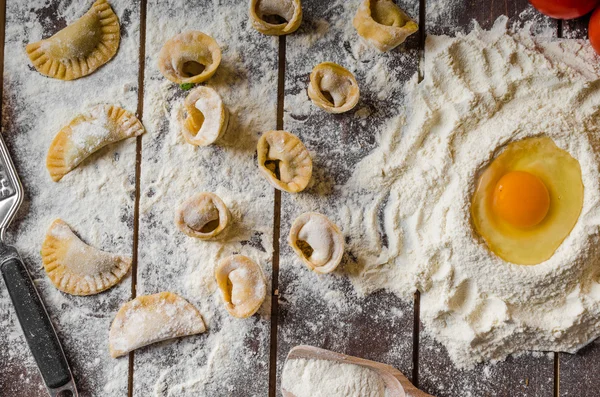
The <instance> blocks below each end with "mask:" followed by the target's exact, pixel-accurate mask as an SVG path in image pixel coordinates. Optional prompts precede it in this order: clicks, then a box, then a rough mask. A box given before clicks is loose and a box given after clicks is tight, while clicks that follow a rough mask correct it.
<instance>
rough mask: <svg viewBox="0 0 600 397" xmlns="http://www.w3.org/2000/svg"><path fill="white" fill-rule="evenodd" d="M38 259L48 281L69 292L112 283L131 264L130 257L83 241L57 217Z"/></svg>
mask: <svg viewBox="0 0 600 397" xmlns="http://www.w3.org/2000/svg"><path fill="white" fill-rule="evenodd" d="M42 262H43V264H44V269H45V270H46V274H47V275H48V278H49V279H50V281H52V284H54V286H55V287H56V288H58V289H59V290H61V291H63V292H66V293H68V294H72V295H93V294H97V293H99V292H102V291H105V290H107V289H109V288H111V287H112V286H114V285H116V284H118V283H119V281H121V280H122V279H123V277H125V275H126V274H127V272H129V268H130V267H131V258H130V257H127V256H122V255H115V254H111V253H108V252H104V251H100V250H99V249H97V248H94V247H92V246H89V245H87V244H86V243H84V242H83V241H81V240H80V239H79V237H77V236H76V235H75V233H73V231H72V230H71V228H70V227H69V225H67V224H66V223H65V222H64V221H62V220H60V219H57V220H55V221H54V222H53V223H52V225H50V227H49V228H48V231H47V232H46V238H45V239H44V244H43V245H42Z"/></svg>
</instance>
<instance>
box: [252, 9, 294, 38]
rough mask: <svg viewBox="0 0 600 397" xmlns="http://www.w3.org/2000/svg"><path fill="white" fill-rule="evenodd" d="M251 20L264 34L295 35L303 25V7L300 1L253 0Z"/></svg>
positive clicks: (255, 27)
mask: <svg viewBox="0 0 600 397" xmlns="http://www.w3.org/2000/svg"><path fill="white" fill-rule="evenodd" d="M250 20H251V21H252V26H253V27H254V29H256V30H258V31H259V32H261V33H264V34H268V35H273V36H281V35H284V34H289V33H293V32H295V31H296V30H297V29H298V27H300V23H302V5H301V4H300V0H251V1H250Z"/></svg>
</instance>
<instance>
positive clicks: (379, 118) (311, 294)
mask: <svg viewBox="0 0 600 397" xmlns="http://www.w3.org/2000/svg"><path fill="white" fill-rule="evenodd" d="M400 3H401V4H400V5H401V6H402V7H403V8H404V9H405V10H406V11H407V12H408V13H409V14H410V15H411V16H414V17H416V16H418V4H414V3H412V2H400ZM357 6H358V2H356V1H351V2H346V1H336V2H330V3H327V4H325V3H323V2H317V1H315V2H305V3H303V9H304V21H303V24H302V26H301V27H300V29H299V30H298V32H296V33H295V34H293V35H290V36H288V37H287V38H286V61H287V62H286V70H285V93H286V95H285V102H284V103H285V108H284V111H285V114H284V124H283V128H284V129H285V130H287V131H290V132H292V133H294V134H297V135H298V136H299V137H300V139H302V141H303V143H304V145H305V146H306V147H307V148H308V150H309V151H310V153H311V155H312V158H313V180H312V182H311V184H310V185H309V186H308V187H307V189H306V190H305V191H303V192H301V193H299V194H295V195H291V194H289V193H286V192H282V200H281V202H282V204H281V238H280V247H281V255H280V270H279V323H278V374H279V375H280V374H281V371H282V368H283V364H284V360H285V356H286V355H287V353H288V351H289V350H290V348H292V347H293V346H295V345H298V344H308V345H314V346H318V347H321V348H325V349H329V350H334V351H337V352H341V353H346V354H351V355H355V356H360V357H364V358H368V359H372V360H378V361H382V362H385V363H388V364H391V365H393V366H395V367H396V368H398V369H400V370H401V371H403V372H404V373H405V374H407V375H408V376H409V377H410V375H411V370H412V333H413V308H412V302H411V301H410V300H409V301H402V300H400V299H399V298H398V297H397V296H395V295H393V294H390V293H387V292H384V291H378V292H376V293H373V294H370V295H367V296H363V295H362V293H357V291H355V289H354V287H353V286H352V285H351V283H350V281H349V279H348V275H350V276H351V277H355V276H357V274H358V273H360V272H361V271H362V268H363V267H364V265H365V264H364V263H360V262H358V260H359V259H358V257H359V255H358V252H361V254H365V253H366V252H365V251H366V250H372V251H368V252H369V254H371V255H370V257H371V258H374V260H376V259H375V258H376V257H377V256H378V255H379V253H380V252H383V253H382V256H384V255H385V252H386V251H387V250H388V249H389V250H393V249H394V248H393V247H388V246H387V239H386V236H385V233H386V230H385V225H382V224H381V220H382V215H383V212H384V211H386V206H385V204H386V202H385V197H381V198H378V203H379V204H378V205H377V208H374V209H373V210H372V211H371V212H369V213H366V214H363V213H362V211H358V210H357V209H358V208H357V207H360V205H361V201H360V197H357V196H354V197H348V196H347V195H346V193H347V191H343V190H341V188H342V187H343V185H345V184H347V183H348V180H349V179H350V176H351V175H352V172H353V170H354V168H355V166H356V165H357V164H358V162H359V161H360V160H362V159H363V158H364V157H365V156H366V155H367V154H369V152H370V151H371V150H372V149H374V148H375V147H376V146H377V145H378V143H379V142H378V140H379V139H380V138H381V131H382V130H384V129H386V128H389V127H390V126H394V125H399V124H400V122H401V119H400V117H401V116H400V112H401V110H402V108H403V106H404V101H405V99H406V98H405V96H404V94H403V92H402V88H403V86H404V83H405V82H406V81H407V80H408V79H409V78H411V77H412V76H413V74H414V73H415V72H416V71H417V65H418V40H417V35H414V36H412V37H410V38H409V40H408V41H407V42H406V43H405V44H403V45H401V47H399V48H397V49H395V50H393V51H390V52H388V53H383V54H382V53H379V52H378V51H377V50H375V49H373V48H371V47H369V46H368V45H367V44H366V43H365V42H364V41H363V40H362V39H360V38H359V36H358V34H357V33H356V30H355V29H354V27H353V26H352V23H351V22H352V19H353V18H354V14H355V13H356V9H357ZM307 54H310V56H307ZM326 61H330V62H335V63H337V64H339V65H341V66H343V67H345V68H347V69H348V70H349V71H350V72H352V73H353V74H354V75H355V76H356V79H357V81H358V85H359V88H360V100H359V102H358V104H357V105H356V107H355V108H354V109H353V110H350V111H348V112H347V113H343V114H338V115H333V114H329V113H326V112H325V111H323V110H322V109H320V108H318V107H317V106H315V105H314V104H313V103H312V102H311V100H310V99H309V98H308V96H307V91H306V88H307V85H308V77H309V74H310V72H311V71H312V69H313V68H314V67H315V66H316V65H317V64H319V63H321V62H326ZM308 211H316V212H320V213H323V214H325V215H327V216H328V217H329V218H330V219H331V220H332V221H333V222H334V223H336V224H337V225H338V226H339V227H340V229H341V230H342V232H343V233H344V234H345V235H346V252H345V254H344V257H343V259H342V263H341V264H340V266H339V267H338V269H337V270H336V271H335V272H334V273H332V274H325V275H318V274H316V273H314V272H312V271H310V270H309V269H308V268H307V266H306V265H304V264H303V263H302V261H301V260H300V258H299V257H298V256H297V255H296V254H295V253H294V252H293V250H292V249H291V248H290V246H289V244H288V242H287V239H288V233H289V230H290V226H291V224H292V222H293V221H294V219H295V218H296V217H297V216H299V215H300V214H302V213H304V212H308ZM353 215H356V216H353ZM363 223H364V224H368V225H370V226H373V227H374V228H376V229H377V231H376V232H375V235H363V236H359V237H355V239H354V240H351V239H350V238H349V236H350V235H351V233H352V235H353V237H354V236H357V231H359V230H361V229H362V228H361V225H362V224H363ZM380 236H382V237H383V238H382V239H381V241H382V243H380V242H379V238H380ZM378 244H381V245H378ZM362 292H365V291H362ZM280 381H281V379H280V376H279V377H278V385H279V383H280Z"/></svg>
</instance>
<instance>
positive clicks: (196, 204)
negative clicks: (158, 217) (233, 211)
mask: <svg viewBox="0 0 600 397" xmlns="http://www.w3.org/2000/svg"><path fill="white" fill-rule="evenodd" d="M229 218H230V214H229V210H228V209H227V207H226V206H225V203H224V202H223V200H221V198H220V197H219V196H217V195H216V194H214V193H198V194H196V195H195V196H192V197H190V198H189V199H188V200H186V201H184V202H183V204H182V205H181V206H180V207H179V211H178V212H177V216H176V218H175V224H176V225H177V227H178V228H179V229H180V230H181V231H182V232H184V233H185V234H187V235H188V236H190V237H196V238H199V239H200V240H214V239H216V238H218V236H219V234H220V233H221V232H222V231H223V230H224V229H225V228H226V227H227V225H228V224H229Z"/></svg>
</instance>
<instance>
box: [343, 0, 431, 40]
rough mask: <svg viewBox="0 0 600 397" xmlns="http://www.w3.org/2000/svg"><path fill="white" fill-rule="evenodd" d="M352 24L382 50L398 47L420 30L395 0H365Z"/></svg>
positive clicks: (363, 36)
mask: <svg viewBox="0 0 600 397" xmlns="http://www.w3.org/2000/svg"><path fill="white" fill-rule="evenodd" d="M352 24H353V25H354V28H356V31H357V32H358V34H359V35H360V36H361V37H362V38H364V39H365V40H367V41H368V42H369V43H370V44H371V45H373V46H374V47H375V48H377V49H378V50H379V51H382V52H385V51H389V50H391V49H393V48H396V47H397V46H398V45H400V44H402V43H403V42H404V40H406V38H407V37H408V36H410V35H411V34H413V33H415V32H416V31H417V30H419V26H418V25H417V23H416V22H415V21H413V20H412V19H411V18H410V17H409V16H408V15H406V13H405V12H404V11H402V10H401V9H400V8H399V7H398V6H397V5H396V3H394V1H393V0H364V1H363V2H362V4H361V5H360V6H358V11H357V12H356V16H355V17H354V21H353V22H352Z"/></svg>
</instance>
